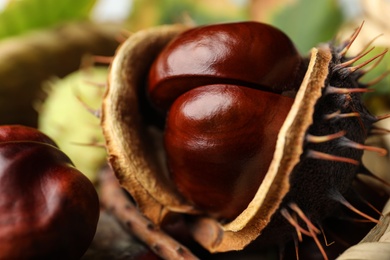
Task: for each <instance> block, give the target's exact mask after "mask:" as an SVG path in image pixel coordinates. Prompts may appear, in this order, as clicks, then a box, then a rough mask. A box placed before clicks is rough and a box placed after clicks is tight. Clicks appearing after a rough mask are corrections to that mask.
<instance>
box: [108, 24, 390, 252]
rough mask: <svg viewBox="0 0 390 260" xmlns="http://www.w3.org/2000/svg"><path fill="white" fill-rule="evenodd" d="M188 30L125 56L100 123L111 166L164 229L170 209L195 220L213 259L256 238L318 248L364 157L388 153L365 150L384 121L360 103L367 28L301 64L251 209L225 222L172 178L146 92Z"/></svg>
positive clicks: (146, 38)
mask: <svg viewBox="0 0 390 260" xmlns="http://www.w3.org/2000/svg"><path fill="white" fill-rule="evenodd" d="M189 29H190V28H188V27H186V26H183V25H171V26H161V27H156V28H152V29H148V30H144V31H140V32H137V33H135V34H133V35H132V36H131V37H129V39H128V40H127V41H125V42H124V43H123V44H122V46H121V47H120V48H119V49H118V51H117V53H116V56H115V58H114V60H113V63H112V65H111V70H110V75H109V82H108V83H109V84H108V87H107V91H106V94H105V97H104V101H103V105H102V121H101V123H102V128H103V132H104V135H105V138H106V146H107V150H108V153H109V162H110V164H111V165H112V167H113V169H114V171H115V174H116V176H117V178H118V179H119V181H120V183H121V185H122V186H123V187H124V188H125V189H126V190H127V191H129V193H130V194H131V196H132V197H133V198H134V200H135V201H136V203H137V205H138V207H139V209H140V211H141V212H143V213H144V214H145V216H147V217H148V218H149V219H150V220H151V221H152V222H154V223H155V224H157V225H159V224H160V223H162V221H163V220H164V217H165V216H166V215H167V214H168V213H169V212H176V213H183V214H185V215H188V216H190V221H189V224H188V225H189V229H190V230H191V234H192V236H193V237H194V238H195V239H196V240H197V242H198V243H200V244H201V245H202V246H203V247H204V248H206V249H207V250H209V251H210V252H225V251H232V250H241V249H243V248H244V247H246V246H247V245H248V244H250V243H251V242H252V241H254V240H257V241H258V243H259V244H263V245H265V244H270V243H272V244H279V243H284V242H285V241H286V240H289V239H292V238H293V237H297V236H298V238H299V236H300V235H302V234H304V235H307V236H310V237H312V238H313V239H315V241H317V240H316V239H317V235H318V233H320V230H319V228H318V227H317V226H316V225H318V224H319V223H321V221H322V220H323V219H324V218H326V217H327V216H329V215H331V214H332V213H333V212H334V211H335V210H336V209H337V208H338V207H340V206H341V205H342V204H343V205H347V204H348V203H346V200H345V199H344V195H346V194H347V193H349V192H350V190H351V186H352V182H353V180H354V179H355V177H356V174H357V173H358V172H359V170H360V169H361V167H360V166H361V157H362V154H363V150H374V151H377V152H379V153H381V154H384V153H385V151H383V150H381V149H376V148H373V147H368V146H365V145H363V143H364V141H365V139H366V137H367V135H368V132H369V131H370V129H371V127H372V124H373V123H375V122H376V121H378V120H379V117H375V116H373V115H371V114H370V113H369V112H368V110H367V109H366V107H365V106H364V104H363V102H362V100H361V95H362V93H364V92H368V91H369V90H368V89H367V87H368V86H366V85H364V84H362V83H360V82H359V81H358V80H359V78H360V77H361V76H362V75H363V74H362V73H361V72H359V69H360V68H361V67H362V66H363V65H365V64H363V63H361V64H359V65H356V66H352V65H353V63H354V62H357V61H359V59H360V58H361V57H363V56H364V55H362V56H357V57H355V58H349V57H346V55H345V54H346V51H347V50H348V48H349V46H350V44H351V43H352V42H353V37H356V36H357V34H358V31H357V32H356V33H355V34H354V35H353V37H351V39H350V40H348V41H346V42H344V43H342V44H341V45H338V46H333V44H323V45H321V46H319V47H316V48H313V49H312V50H311V52H310V55H309V57H308V58H307V59H303V60H304V61H303V63H302V64H304V65H305V66H303V65H302V64H300V65H299V67H300V68H304V69H305V71H304V76H303V77H302V79H301V81H300V82H299V84H298V86H297V87H296V88H292V89H290V90H292V91H289V93H288V95H289V96H293V97H294V100H293V103H292V105H291V108H290V109H289V111H288V113H287V114H286V115H285V118H283V123H282V125H281V127H280V129H279V131H278V132H277V137H276V145H275V148H274V151H271V152H270V153H271V154H272V158H271V161H270V164H269V167H268V170H267V171H266V173H265V174H264V178H263V179H262V182H261V184H260V185H259V187H258V188H257V190H256V191H255V193H254V195H253V197H252V198H251V199H250V202H249V203H246V204H245V205H243V209H242V210H240V212H239V214H238V215H237V216H234V217H233V218H232V219H228V221H226V219H224V220H222V219H221V218H218V217H214V215H213V214H210V213H209V212H208V211H207V209H206V210H205V209H204V208H202V207H198V205H196V204H194V203H193V202H192V201H190V200H188V198H187V197H186V196H184V195H183V194H182V193H181V192H180V190H179V189H178V188H177V187H176V185H175V183H174V181H172V180H171V177H170V173H169V172H168V169H167V166H166V161H165V159H166V158H165V154H164V148H163V141H162V139H163V138H162V135H163V130H162V129H161V128H159V126H158V125H159V123H158V122H157V121H158V119H156V118H158V113H154V112H153V109H152V107H151V105H148V100H147V97H146V94H145V89H146V85H147V77H148V74H149V71H150V69H151V67H152V64H153V62H154V61H155V60H156V58H157V57H158V55H159V54H160V53H161V52H162V51H163V49H164V48H165V47H166V46H167V45H168V43H169V42H171V40H172V39H174V38H175V37H177V36H178V35H179V34H181V33H182V32H184V31H187V30H189ZM383 55H384V53H382V54H381V55H379V56H378V57H379V58H380V57H382V56H383ZM378 57H376V58H378ZM256 58H257V59H258V60H261V59H259V57H256ZM213 84H215V83H213ZM195 89H196V88H195ZM279 94H281V93H279ZM269 109H272V108H269ZM151 122H152V123H151ZM156 125H157V126H156ZM221 178H223V177H221ZM242 192H245V190H243V191H242ZM205 196H206V195H205ZM363 215H364V214H363ZM366 217H367V218H368V219H370V220H372V221H374V222H375V221H376V220H375V219H372V218H370V217H369V216H366ZM325 257H326V256H325Z"/></svg>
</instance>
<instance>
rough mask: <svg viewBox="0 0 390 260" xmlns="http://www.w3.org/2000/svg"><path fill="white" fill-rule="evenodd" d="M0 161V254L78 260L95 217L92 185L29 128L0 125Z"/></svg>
mask: <svg viewBox="0 0 390 260" xmlns="http://www.w3.org/2000/svg"><path fill="white" fill-rule="evenodd" d="M0 162H1V163H0V258H1V259H79V258H80V257H81V256H82V255H83V254H84V253H85V251H86V250H87V248H88V246H89V244H90V243H91V241H92V239H93V237H94V234H95V231H96V226H97V221H98V218H99V201H98V196H97V193H96V191H95V188H94V186H93V184H92V183H91V182H90V181H89V180H88V179H87V178H86V177H85V176H84V175H83V174H82V173H81V172H79V171H78V170H77V169H76V168H74V166H73V164H72V162H71V161H70V159H69V158H68V157H67V156H66V155H65V154H64V153H63V152H61V151H60V150H59V149H58V147H56V146H55V143H54V142H53V141H52V140H51V139H50V138H49V137H47V136H46V135H44V134H42V133H40V132H39V131H38V130H36V129H33V128H29V127H24V126H17V125H12V126H1V127H0Z"/></svg>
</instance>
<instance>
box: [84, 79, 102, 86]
mask: <svg viewBox="0 0 390 260" xmlns="http://www.w3.org/2000/svg"><path fill="white" fill-rule="evenodd" d="M83 81H84V82H85V83H87V84H89V85H91V86H95V87H99V88H105V87H107V84H106V83H105V82H104V83H103V82H96V81H92V80H88V79H84V80H83Z"/></svg>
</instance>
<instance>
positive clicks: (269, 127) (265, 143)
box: [165, 85, 293, 220]
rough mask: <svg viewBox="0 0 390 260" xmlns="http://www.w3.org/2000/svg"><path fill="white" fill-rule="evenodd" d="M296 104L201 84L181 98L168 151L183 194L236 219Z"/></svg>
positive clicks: (169, 126)
mask: <svg viewBox="0 0 390 260" xmlns="http://www.w3.org/2000/svg"><path fill="white" fill-rule="evenodd" d="M292 103H293V99H292V98H289V97H284V96H281V95H278V94H274V93H270V92H264V91H260V90H256V89H252V88H247V87H243V86H236V85H207V86H202V87H198V88H195V89H192V90H190V91H188V92H186V93H184V94H183V95H181V96H180V97H179V98H177V99H176V100H175V102H174V103H173V105H172V107H171V109H170V110H169V113H168V117H167V121H166V129H165V148H166V153H167V158H168V167H169V170H170V172H171V174H172V176H173V180H174V182H175V184H176V186H177V187H178V189H179V191H180V192H181V193H182V194H183V195H184V196H185V197H186V198H187V199H188V200H189V201H191V202H193V203H194V205H196V206H197V207H199V208H200V209H202V210H205V211H206V212H208V213H209V214H211V215H213V216H215V217H217V218H220V219H226V220H231V219H233V218H234V217H236V216H237V215H238V214H239V213H240V212H242V211H243V210H244V209H245V208H246V207H247V205H248V204H249V202H250V201H251V200H252V198H253V196H254V194H255V193H256V191H257V190H258V187H259V186H260V184H261V182H262V180H263V178H264V175H265V173H266V172H267V170H268V167H269V164H270V162H271V160H272V157H273V151H274V149H275V144H276V139H277V135H278V133H279V129H280V127H281V125H282V124H283V122H284V119H285V117H286V116H287V113H288V112H289V111H290V108H291V105H292ZM270 108H272V109H270Z"/></svg>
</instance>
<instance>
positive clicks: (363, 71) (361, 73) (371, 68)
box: [358, 55, 384, 78]
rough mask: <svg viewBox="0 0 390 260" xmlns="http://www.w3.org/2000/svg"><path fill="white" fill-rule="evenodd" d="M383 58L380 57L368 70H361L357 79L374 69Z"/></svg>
mask: <svg viewBox="0 0 390 260" xmlns="http://www.w3.org/2000/svg"><path fill="white" fill-rule="evenodd" d="M383 58H384V55H382V56H380V57H379V58H378V59H377V60H376V61H375V63H374V64H372V65H371V66H370V67H369V68H367V69H363V70H361V71H360V75H359V76H358V78H361V77H363V76H364V75H365V74H367V73H368V72H370V71H372V70H373V69H375V68H376V67H377V66H378V65H379V64H380V63H381V62H382V60H383Z"/></svg>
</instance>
